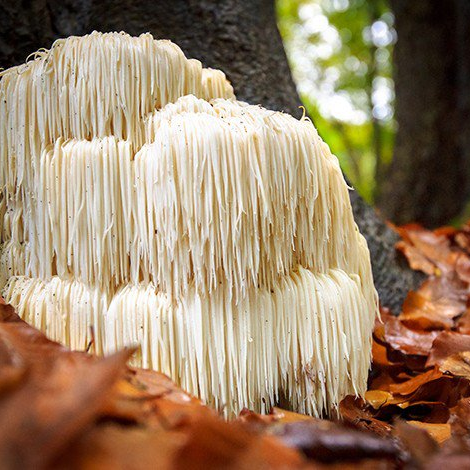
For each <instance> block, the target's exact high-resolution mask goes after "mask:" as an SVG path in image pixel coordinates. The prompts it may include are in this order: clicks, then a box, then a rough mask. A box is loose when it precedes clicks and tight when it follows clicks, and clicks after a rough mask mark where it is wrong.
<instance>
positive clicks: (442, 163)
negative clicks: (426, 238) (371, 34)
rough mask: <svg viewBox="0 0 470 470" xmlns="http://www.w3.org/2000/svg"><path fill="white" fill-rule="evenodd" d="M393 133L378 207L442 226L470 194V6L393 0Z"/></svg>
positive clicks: (450, 0)
mask: <svg viewBox="0 0 470 470" xmlns="http://www.w3.org/2000/svg"><path fill="white" fill-rule="evenodd" d="M391 6H392V10H393V13H394V15H395V28H396V30H397V33H398V42H397V44H396V46H395V51H394V74H393V76H394V80H395V93H396V119H397V122H398V132H397V136H396V143H395V149H394V154H393V162H392V165H391V168H390V171H389V172H388V174H387V175H386V177H383V178H382V180H381V181H379V184H382V185H383V187H382V197H380V198H379V206H380V207H381V209H382V211H383V213H384V214H385V215H386V216H387V217H388V218H390V219H391V220H393V221H395V222H398V223H403V222H410V221H416V222H422V223H424V224H425V225H428V226H437V225H442V224H445V223H448V222H449V220H451V219H452V218H453V217H456V216H458V215H459V214H461V212H462V210H463V209H464V206H465V204H466V202H467V201H468V196H469V189H470V123H469V117H470V55H469V51H470V2H468V1H467V0H447V1H445V2H439V1H428V0H415V1H408V0H391Z"/></svg>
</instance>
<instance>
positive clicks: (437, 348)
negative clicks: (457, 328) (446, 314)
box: [426, 331, 470, 367]
mask: <svg viewBox="0 0 470 470" xmlns="http://www.w3.org/2000/svg"><path fill="white" fill-rule="evenodd" d="M464 351H470V335H463V334H460V333H455V332H450V331H443V332H442V333H439V334H438V335H437V336H436V338H435V340H434V341H433V344H432V347H431V351H430V354H429V357H428V360H427V362H426V366H428V367H429V366H434V365H435V364H442V363H443V362H444V361H445V360H446V359H447V358H448V357H449V356H452V355H453V354H455V353H459V352H464Z"/></svg>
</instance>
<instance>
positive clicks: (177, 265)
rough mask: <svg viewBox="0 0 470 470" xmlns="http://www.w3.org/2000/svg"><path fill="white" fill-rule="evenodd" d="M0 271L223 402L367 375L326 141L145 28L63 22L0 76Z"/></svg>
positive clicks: (364, 317) (321, 389)
mask: <svg viewBox="0 0 470 470" xmlns="http://www.w3.org/2000/svg"><path fill="white" fill-rule="evenodd" d="M0 157H1V159H0V161H1V167H0V189H1V194H0V198H1V199H0V217H1V220H2V221H3V225H2V231H1V249H0V262H1V273H0V276H1V279H0V283H1V286H0V287H1V288H2V293H3V296H4V297H5V299H6V300H7V301H8V302H11V303H12V304H13V305H14V306H15V307H16V308H17V309H18V312H19V313H20V315H21V316H22V317H23V318H24V319H25V320H26V321H28V322H29V323H31V324H33V325H35V326H36V327H38V328H40V329H42V330H43V331H45V332H46V334H48V336H49V337H51V338H53V339H56V340H59V341H61V342H62V343H64V344H67V345H69V346H71V347H72V348H74V349H87V348H89V347H90V346H91V349H92V350H94V351H95V352H97V353H99V354H104V353H108V352H111V351H114V350H116V349H118V348H121V347H123V346H126V345H139V346H140V348H139V351H138V353H137V354H136V356H135V358H134V363H135V364H138V365H141V366H143V367H148V368H153V369H156V370H159V371H162V372H164V373H166V374H168V375H169V376H170V377H171V378H172V379H173V380H175V381H176V383H178V384H179V385H181V386H182V387H183V388H184V389H186V390H187V391H189V392H191V393H193V394H195V395H197V396H199V397H201V398H202V399H203V400H205V401H206V402H207V403H209V404H211V405H213V406H215V407H217V408H219V409H223V410H224V412H225V413H226V415H228V416H230V415H233V414H235V413H238V412H239V411H240V410H241V409H242V408H243V407H248V408H250V409H254V410H256V411H261V412H264V411H267V410H269V408H270V407H271V406H272V405H273V404H274V403H275V402H276V401H278V400H279V399H280V398H282V399H283V400H288V401H289V402H290V404H291V405H292V406H293V407H295V409H297V410H299V411H301V412H305V413H309V414H312V415H321V414H323V413H328V412H330V411H331V410H332V409H335V407H337V404H338V402H339V400H341V398H342V397H344V396H345V395H346V394H348V393H355V394H361V393H363V392H364V390H365V386H366V380H367V373H368V368H369V364H370V354H371V331H372V327H373V323H374V319H375V316H376V313H377V295H376V292H375V289H374V286H373V281H372V274H371V267H370V257H369V252H368V249H367V245H366V242H365V240H364V238H363V237H362V235H361V234H360V233H359V231H358V228H357V226H356V224H355V222H354V219H353V214H352V210H351V205H350V201H349V197H348V188H347V185H346V183H345V181H344V179H343V176H342V173H341V170H340V168H339V165H338V161H337V159H336V157H334V156H333V155H332V154H331V152H330V150H329V148H328V146H327V145H326V144H325V143H324V142H323V141H322V140H321V139H320V137H319V136H318V133H317V131H316V130H315V128H314V126H313V125H312V123H311V122H310V120H309V119H308V118H305V117H304V118H302V119H300V120H297V119H295V118H293V117H291V116H289V115H287V114H284V113H280V112H274V111H269V110H266V109H264V108H262V107H260V106H253V105H248V104H246V103H243V102H239V101H236V99H235V96H234V94H233V89H232V87H231V85H230V83H229V82H228V81H227V79H226V77H225V75H224V74H223V73H222V72H221V71H218V70H212V69H204V68H202V66H201V63H200V62H199V61H197V60H192V59H186V57H185V56H184V54H183V53H182V51H181V50H180V49H179V48H178V47H177V46H176V45H175V44H173V43H171V42H170V41H157V40H154V39H153V37H152V36H151V35H150V34H144V35H141V36H139V37H138V38H136V37H130V36H129V35H127V34H124V33H106V34H102V33H97V32H94V33H92V34H90V35H88V36H84V37H70V38H67V39H64V40H60V41H57V42H56V43H54V45H53V47H52V49H51V50H50V51H40V52H38V53H36V54H35V55H34V57H33V58H32V60H30V61H29V62H27V63H26V64H24V65H22V66H19V67H14V68H11V69H8V70H6V71H4V72H2V73H1V79H0Z"/></svg>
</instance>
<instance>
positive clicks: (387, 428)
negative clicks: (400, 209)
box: [0, 225, 470, 470]
mask: <svg viewBox="0 0 470 470" xmlns="http://www.w3.org/2000/svg"><path fill="white" fill-rule="evenodd" d="M396 230H397V231H398V232H399V233H400V235H401V238H402V240H401V241H400V242H399V243H398V245H397V249H398V250H400V251H401V252H402V253H403V255H404V256H406V258H407V259H408V262H409V263H410V266H411V267H412V268H413V269H416V270H420V271H423V272H424V273H426V274H427V279H426V280H425V282H424V283H423V285H422V286H421V287H420V288H419V289H418V290H417V291H411V292H410V293H409V295H408V297H407V299H406V301H405V303H404V305H403V309H402V313H401V314H400V315H399V316H398V317H395V316H392V315H391V314H390V313H389V312H387V310H385V309H382V311H381V320H380V321H379V320H377V323H376V327H375V330H374V336H373V364H372V369H371V373H370V378H369V385H368V391H367V393H366V394H365V397H364V398H362V399H361V398H355V397H353V396H348V397H346V398H345V399H344V400H343V401H342V402H341V404H340V408H339V412H340V415H341V417H340V418H338V419H335V420H320V419H315V418H310V417H308V416H304V415H299V414H296V413H293V412H289V411H285V410H281V409H278V408H275V409H273V410H272V413H271V414H270V415H268V416H261V415H258V414H256V413H253V412H250V411H248V410H246V411H244V412H242V413H241V414H240V416H239V417H238V418H237V419H236V420H233V421H231V422H225V421H224V420H223V419H221V418H220V417H219V416H218V415H217V414H216V413H215V412H214V411H213V410H211V409H209V408H208V407H206V406H204V405H202V404H201V402H200V401H199V400H197V399H195V398H193V397H190V396H188V395H187V394H186V393H185V392H183V391H182V390H180V389H178V388H177V387H176V386H175V385H174V384H173V383H172V382H171V381H170V380H169V379H168V378H167V377H165V376H163V375H161V374H159V373H157V372H153V371H148V370H142V369H135V368H130V367H128V366H127V365H126V362H127V360H128V358H129V356H130V354H131V351H122V352H119V353H117V354H115V355H113V356H110V357H107V358H98V357H94V356H91V355H88V354H86V353H80V352H72V351H69V350H67V349H66V348H64V347H63V346H60V345H59V344H58V343H55V342H52V341H49V340H48V339H47V338H46V337H45V336H44V335H43V334H42V333H41V332H39V331H38V330H35V329H34V328H32V327H31V326H29V325H27V324H26V323H24V322H23V321H22V320H20V319H19V318H18V316H17V315H16V314H15V312H14V310H13V309H12V308H11V307H10V306H7V305H5V304H3V303H2V304H1V305H0V416H1V421H0V462H1V466H2V468H5V469H16V468H17V469H22V470H23V469H29V468H31V469H35V470H36V469H41V468H80V469H98V468H100V469H101V468H106V469H109V468H111V469H113V468H119V469H127V468H132V469H147V468H164V469H166V468H169V469H170V468H171V469H187V468H191V469H199V468H200V469H211V468H237V469H238V468H243V469H252V468H325V467H328V468H341V469H348V468H371V469H372V468H373V469H377V468H384V469H388V468H414V469H416V468H417V469H439V470H441V467H444V466H445V468H446V470H451V469H454V468H455V469H457V468H458V469H461V468H470V301H469V300H470V225H466V226H463V227H462V228H460V229H453V228H442V229H439V230H435V231H428V230H424V229H423V228H421V227H419V226H415V225H410V226H405V227H400V228H396Z"/></svg>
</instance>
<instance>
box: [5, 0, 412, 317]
mask: <svg viewBox="0 0 470 470" xmlns="http://www.w3.org/2000/svg"><path fill="white" fill-rule="evenodd" d="M95 29H96V30H100V31H121V30H125V31H126V32H128V33H130V34H133V35H138V34H140V33H142V32H146V31H150V32H151V33H152V34H153V35H154V36H155V37H157V38H168V39H171V40H173V41H174V42H176V43H177V44H179V45H180V46H181V47H182V49H183V50H184V52H185V53H186V54H187V56H188V57H194V58H197V59H200V60H201V61H202V62H203V63H204V64H205V65H206V66H210V67H215V68H220V69H222V70H224V71H225V72H226V74H227V76H228V78H229V79H230V80H231V82H232V84H233V86H234V88H235V92H236V93H237V96H238V98H239V99H242V100H246V101H248V102H251V103H260V104H262V105H264V106H266V107H268V108H271V109H275V110H282V111H286V112H289V113H291V114H293V115H296V116H299V115H300V114H301V113H300V110H299V105H300V103H301V102H300V99H299V97H298V95H297V91H296V87H295V85H294V82H293V80H292V77H291V74H290V69H289V65H288V63H287V59H286V55H285V52H284V48H283V45H282V41H281V38H280V36H279V32H278V29H277V26H276V15H275V10H274V5H273V2H272V0H251V1H250V2H245V1H243V0H220V1H207V0H197V1H192V0H173V1H171V2H167V1H160V2H156V1H151V0H150V1H149V0H103V1H100V2H90V1H89V0H32V1H30V2H27V3H26V2H3V3H0V65H1V66H3V67H9V66H11V65H14V64H19V63H21V62H23V61H24V60H25V58H26V57H27V56H28V55H29V54H30V53H31V52H32V51H35V50H37V49H38V48H39V47H50V45H51V43H52V41H53V40H54V39H57V38H59V37H65V36H69V35H74V34H75V35H83V34H86V33H89V32H90V31H93V30H95ZM351 200H352V204H353V209H354V212H355V216H356V220H357V222H358V225H359V227H360V229H361V231H362V233H363V234H364V235H365V236H366V238H367V240H368V243H369V247H370V250H371V256H372V263H373V270H374V279H375V283H376V286H377V289H378V291H379V294H380V297H381V300H382V302H383V304H384V305H387V306H390V307H391V308H393V309H394V310H395V311H396V310H398V309H399V308H400V306H401V302H402V301H403V299H404V297H405V295H406V293H407V291H408V289H409V288H410V287H412V286H414V285H416V283H417V282H418V280H419V276H417V275H416V273H414V272H412V271H411V270H409V269H408V268H407V267H405V263H404V262H403V261H402V260H400V259H399V258H398V257H397V254H396V251H395V248H394V244H395V241H396V239H397V237H396V235H395V233H394V232H393V231H392V230H391V229H390V228H389V227H388V226H387V225H386V224H385V223H384V222H383V221H382V220H381V219H380V218H379V217H378V216H377V215H376V213H375V211H374V209H373V208H371V207H369V206H368V205H367V204H365V203H364V201H363V200H362V199H361V198H360V197H359V196H358V194H357V193H356V192H352V193H351Z"/></svg>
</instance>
